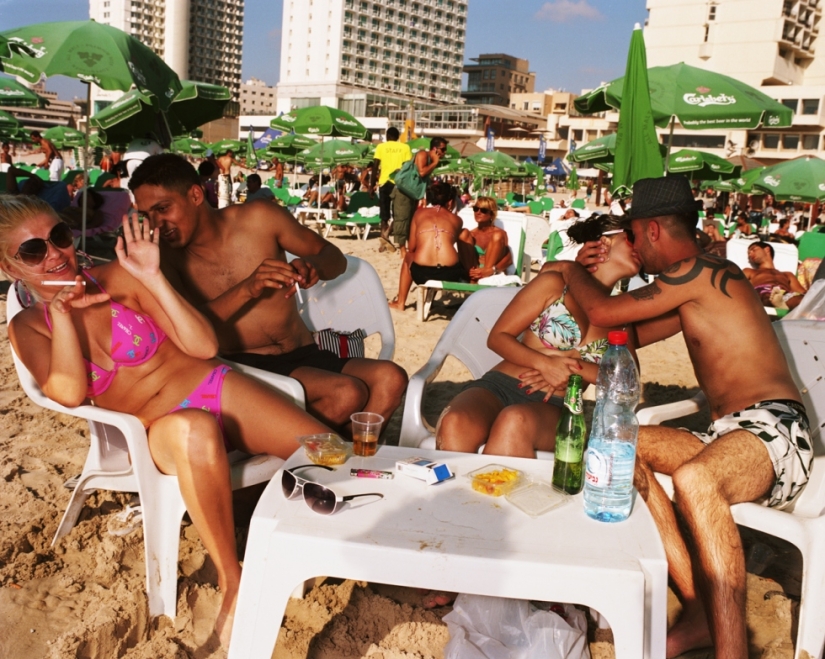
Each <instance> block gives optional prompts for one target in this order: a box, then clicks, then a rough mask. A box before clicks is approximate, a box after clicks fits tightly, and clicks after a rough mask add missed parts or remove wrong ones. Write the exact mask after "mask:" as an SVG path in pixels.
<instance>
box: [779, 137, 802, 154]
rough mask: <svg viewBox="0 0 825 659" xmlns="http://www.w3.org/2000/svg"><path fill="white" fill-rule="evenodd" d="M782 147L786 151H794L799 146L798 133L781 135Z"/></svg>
mask: <svg viewBox="0 0 825 659" xmlns="http://www.w3.org/2000/svg"><path fill="white" fill-rule="evenodd" d="M782 148H783V149H786V150H788V151H796V150H797V149H798V148H799V135H794V134H789V135H783V136H782Z"/></svg>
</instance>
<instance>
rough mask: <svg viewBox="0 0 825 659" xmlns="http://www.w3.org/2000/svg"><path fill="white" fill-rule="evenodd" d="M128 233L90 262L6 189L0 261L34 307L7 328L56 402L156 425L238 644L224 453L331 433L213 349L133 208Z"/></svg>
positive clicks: (285, 452) (221, 625) (0, 202)
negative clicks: (111, 255) (83, 262)
mask: <svg viewBox="0 0 825 659" xmlns="http://www.w3.org/2000/svg"><path fill="white" fill-rule="evenodd" d="M123 230H124V237H121V238H120V239H119V240H118V245H117V248H116V251H117V261H114V262H112V263H108V264H106V265H103V266H100V267H95V268H91V269H89V270H81V269H80V266H79V264H78V258H77V254H76V253H75V249H74V246H73V243H72V232H71V229H69V228H68V226H67V225H65V224H64V223H62V222H60V220H59V218H58V217H57V215H56V214H55V213H54V211H53V210H52V209H51V207H50V206H49V205H48V204H46V203H45V202H43V201H41V200H39V199H37V198H33V197H25V196H14V197H12V196H6V195H0V268H2V270H3V272H4V273H5V274H6V275H7V276H8V277H9V278H11V279H15V280H19V283H18V292H19V294H20V295H21V299H23V301H24V303H28V305H29V306H28V308H27V309H25V310H24V311H22V312H21V313H19V314H18V315H17V316H15V318H14V319H13V320H12V322H11V323H10V324H9V339H10V340H11V343H12V345H13V346H14V350H15V352H16V353H17V354H18V355H19V356H20V358H21V360H22V361H23V363H24V364H25V365H26V367H27V368H28V369H29V371H31V373H32V375H33V376H34V379H35V380H36V381H37V383H38V385H39V386H40V387H41V389H42V390H43V392H44V393H45V394H46V395H47V396H49V398H51V399H52V400H54V401H56V402H58V403H61V404H62V405H66V406H68V407H75V406H77V405H80V404H81V403H83V402H84V401H86V400H90V401H92V402H93V403H94V404H95V405H98V406H100V407H102V408H105V409H109V410H114V411H116V412H125V413H128V414H133V415H135V416H136V417H138V418H139V419H140V420H141V421H142V422H143V424H144V425H145V426H146V427H147V428H148V432H147V435H148V441H149V450H150V452H151V454H152V458H153V460H154V461H155V464H156V465H157V467H158V469H159V470H160V471H161V472H163V473H165V474H175V475H177V477H178V480H179V482H180V488H181V493H182V495H183V498H184V501H185V502H186V508H187V510H188V512H189V515H190V517H191V518H192V522H193V523H194V525H195V527H196V529H197V530H198V533H199V534H200V536H201V539H202V540H203V544H204V546H205V547H206V549H207V551H208V552H209V554H210V556H211V557H212V560H213V561H214V563H215V566H216V568H217V572H218V586H219V587H220V589H221V592H222V593H223V598H224V599H223V602H222V605H221V610H220V612H219V615H218V619H217V621H216V631H217V633H218V635H219V636H220V638H221V641H222V642H223V643H224V644H228V640H229V634H230V632H231V628H232V616H233V614H234V607H235V601H236V599H237V592H238V585H239V583H240V572H241V571H240V565H239V562H238V556H237V552H236V549H235V526H234V520H233V515H232V491H231V487H230V482H229V464H228V461H227V457H226V454H227V451H228V450H232V449H238V450H241V451H244V452H246V453H251V454H269V455H277V456H280V457H282V458H286V457H288V456H289V455H290V454H291V453H292V452H293V451H294V450H295V449H296V448H297V447H298V444H297V442H296V441H295V437H298V436H300V435H306V434H314V433H321V432H330V431H329V429H328V428H326V427H325V426H324V425H322V424H321V423H320V422H319V421H317V420H315V419H314V418H312V417H311V416H309V415H308V414H306V413H305V412H304V411H303V410H301V409H299V408H298V407H296V406H295V405H294V404H292V403H291V402H290V401H288V400H287V399H286V398H283V397H281V396H280V395H278V394H277V393H275V392H274V391H273V390H271V389H269V388H268V387H266V386H264V385H262V384H260V383H258V382H256V381H254V380H252V379H250V378H247V377H244V376H243V375H240V374H239V373H236V372H233V371H232V370H231V369H230V368H229V367H227V366H226V365H224V364H222V363H220V362H218V361H217V360H215V359H213V358H214V357H215V354H216V353H217V348H218V343H217V339H216V337H215V333H214V331H213V330H212V327H211V325H210V324H209V322H208V321H207V320H206V319H205V318H204V317H203V316H202V315H201V314H200V313H198V312H197V311H196V310H195V309H194V308H193V307H192V306H190V305H189V304H188V303H187V302H186V301H185V300H184V299H183V298H182V297H180V295H178V294H177V293H176V292H175V291H174V289H173V288H172V286H171V285H170V284H169V282H168V281H167V280H166V278H165V277H164V276H163V274H161V271H160V268H159V262H160V258H159V251H158V235H157V233H155V232H152V231H150V230H149V227H148V226H147V225H146V223H143V224H141V223H140V222H138V220H137V217H135V216H133V217H132V218H131V219H130V218H127V217H125V218H124V220H123ZM55 282H60V283H58V284H55ZM62 283H65V285H64V286H61V285H60V284H62ZM9 294H11V295H13V294H14V293H13V292H12V291H10V292H9Z"/></svg>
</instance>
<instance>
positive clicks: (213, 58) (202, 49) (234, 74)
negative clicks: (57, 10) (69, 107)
mask: <svg viewBox="0 0 825 659" xmlns="http://www.w3.org/2000/svg"><path fill="white" fill-rule="evenodd" d="M243 9H244V0H89V17H90V18H93V19H94V20H96V21H97V22H99V23H106V24H107V25H112V26H113V27H116V28H118V29H121V30H123V31H124V32H127V33H128V34H131V35H132V36H134V37H137V38H138V39H140V40H141V41H142V42H143V43H145V44H146V45H147V46H149V47H150V48H151V49H152V50H154V51H155V52H156V53H157V54H158V55H160V56H161V57H162V58H163V60H164V61H165V62H166V63H167V64H168V65H169V66H170V67H171V68H172V69H173V70H174V71H175V73H177V74H178V76H180V78H181V79H186V80H195V81H198V82H209V83H213V84H216V85H223V86H224V87H228V88H229V89H230V91H231V92H232V97H233V99H234V100H235V101H237V100H238V99H239V96H240V87H241V54H242V45H243ZM117 96H118V94H114V96H112V95H110V94H107V93H105V92H98V93H96V94H95V99H96V105H100V103H99V101H104V100H112V99H113V98H116V97H117Z"/></svg>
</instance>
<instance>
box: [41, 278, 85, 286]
mask: <svg viewBox="0 0 825 659" xmlns="http://www.w3.org/2000/svg"><path fill="white" fill-rule="evenodd" d="M77 283H78V282H76V281H61V280H59V279H47V280H45V281H41V282H40V285H41V286H74V285H75V284H77ZM80 285H81V286H85V285H86V282H85V281H81V282H80Z"/></svg>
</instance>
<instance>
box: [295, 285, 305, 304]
mask: <svg viewBox="0 0 825 659" xmlns="http://www.w3.org/2000/svg"><path fill="white" fill-rule="evenodd" d="M295 295H297V296H298V302H300V303H301V304H303V303H304V298H303V297H302V296H301V287H300V285H299V284H298V282H297V281H296V282H295Z"/></svg>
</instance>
